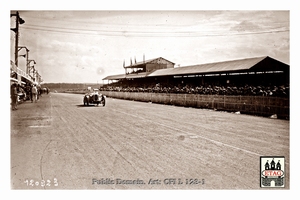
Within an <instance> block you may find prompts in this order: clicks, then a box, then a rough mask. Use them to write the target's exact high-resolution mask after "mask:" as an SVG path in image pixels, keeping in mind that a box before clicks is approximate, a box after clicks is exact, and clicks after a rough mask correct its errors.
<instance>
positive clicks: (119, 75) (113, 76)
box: [102, 74, 125, 80]
mask: <svg viewBox="0 0 300 200" xmlns="http://www.w3.org/2000/svg"><path fill="white" fill-rule="evenodd" d="M122 78H125V74H117V75H111V76H107V77H105V78H103V79H102V80H119V79H122Z"/></svg>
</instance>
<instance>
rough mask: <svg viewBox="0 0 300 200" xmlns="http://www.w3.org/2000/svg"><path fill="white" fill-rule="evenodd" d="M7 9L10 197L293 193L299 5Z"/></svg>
mask: <svg viewBox="0 0 300 200" xmlns="http://www.w3.org/2000/svg"><path fill="white" fill-rule="evenodd" d="M9 12H10V13H9V14H10V23H9V24H10V43H9V46H10V53H9V55H10V80H9V82H10V85H9V87H10V88H9V91H10V107H9V108H10V109H9V115H10V116H9V118H10V119H9V120H10V131H9V132H10V134H9V139H10V144H9V150H10V152H9V154H10V157H9V160H10V167H9V169H10V171H9V172H8V173H9V177H10V189H11V190H101V191H103V190H106V191H107V190H109V191H111V190H147V191H152V190H159V191H164V190H184V191H187V190H193V191H195V190H197V191H198V190H201V191H203V190H235V191H237V190H248V191H249V190H251V191H253V190H262V191H269V190H271V191H274V190H276V191H281V190H284V191H287V190H290V189H291V182H290V179H291V173H290V171H291V166H290V163H291V157H290V156H291V145H290V142H291V137H290V132H291V128H290V120H291V116H290V113H291V106H290V100H291V92H290V91H291V90H290V88H291V80H290V75H291V65H290V63H291V61H290V14H291V13H290V10H285V9H282V10H226V9H224V10H171V9H170V10H143V9H139V10H126V9H124V10H122V9H121V10H113V9H111V10H101V9H95V10H84V9H79V10H43V9H40V10H33V9H23V10H22V9H19V10H17V9H11V10H10V11H9ZM7 68H8V67H7ZM6 76H8V74H6ZM6 106H7V105H6Z"/></svg>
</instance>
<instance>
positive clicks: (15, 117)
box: [11, 93, 289, 189]
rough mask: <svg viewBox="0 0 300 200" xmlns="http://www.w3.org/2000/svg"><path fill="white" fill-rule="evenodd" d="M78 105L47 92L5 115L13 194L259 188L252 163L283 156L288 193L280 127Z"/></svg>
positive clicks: (161, 108)
mask: <svg viewBox="0 0 300 200" xmlns="http://www.w3.org/2000/svg"><path fill="white" fill-rule="evenodd" d="M82 104H83V103H82V95H78V94H60V93H51V94H49V95H43V97H42V98H41V99H40V101H39V102H38V103H36V104H35V103H30V102H25V103H23V104H21V105H20V106H19V109H18V110H17V111H13V112H12V115H11V120H12V126H11V128H12V131H11V187H12V188H13V189H260V178H259V176H260V168H259V167H260V163H259V162H260V156H285V159H286V160H285V162H286V165H285V169H286V175H285V176H286V182H285V183H286V187H285V189H288V188H289V121H287V120H277V119H269V118H263V117H256V116H249V115H238V114H233V113H226V112H215V111H211V110H202V109H194V108H184V107H175V106H167V105H159V104H150V103H142V102H134V101H125V100H118V99H110V98H108V99H107V105H106V106H105V107H101V106H99V107H94V106H89V107H83V105H82ZM173 178H174V179H175V180H173ZM117 179H118V180H117ZM179 179H180V181H181V182H182V184H180V183H179V182H180V181H179ZM186 179H193V181H190V180H188V182H189V184H186V181H187V180H186ZM31 180H33V181H32V182H33V183H34V185H33V186H32V185H31ZM43 181H45V182H43ZM47 181H51V182H50V184H48V185H47ZM173 181H175V182H173ZM93 183H94V184H93ZM149 183H152V184H149ZM173 183H175V184H173ZM190 183H193V184H190ZM35 184H36V185H35ZM41 184H42V185H41Z"/></svg>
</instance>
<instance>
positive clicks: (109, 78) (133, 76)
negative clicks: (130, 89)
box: [102, 72, 150, 80]
mask: <svg viewBox="0 0 300 200" xmlns="http://www.w3.org/2000/svg"><path fill="white" fill-rule="evenodd" d="M149 73H150V72H142V73H132V74H126V75H125V74H118V75H112V76H107V77H105V78H103V79H102V80H120V79H124V78H127V79H129V78H144V77H146V76H147V75H148V74H149Z"/></svg>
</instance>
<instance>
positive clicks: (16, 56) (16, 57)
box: [10, 11, 25, 67]
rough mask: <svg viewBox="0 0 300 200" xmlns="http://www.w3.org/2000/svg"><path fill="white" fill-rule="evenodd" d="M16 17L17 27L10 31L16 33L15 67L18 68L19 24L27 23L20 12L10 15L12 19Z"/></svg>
mask: <svg viewBox="0 0 300 200" xmlns="http://www.w3.org/2000/svg"><path fill="white" fill-rule="evenodd" d="M12 16H16V27H15V28H11V29H10V30H12V31H14V32H15V65H16V66H17V67H18V48H19V47H18V44H19V24H24V23H25V21H24V20H23V19H22V18H21V17H20V15H19V12H18V11H17V13H16V14H10V17H12Z"/></svg>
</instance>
